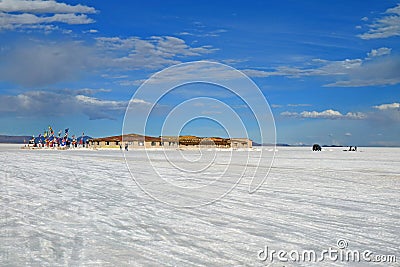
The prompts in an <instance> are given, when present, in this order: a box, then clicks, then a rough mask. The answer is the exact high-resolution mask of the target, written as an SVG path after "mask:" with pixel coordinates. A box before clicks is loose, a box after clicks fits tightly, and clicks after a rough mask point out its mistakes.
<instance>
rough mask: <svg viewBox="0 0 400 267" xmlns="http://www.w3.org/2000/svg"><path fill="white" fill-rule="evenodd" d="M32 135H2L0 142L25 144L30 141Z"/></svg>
mask: <svg viewBox="0 0 400 267" xmlns="http://www.w3.org/2000/svg"><path fill="white" fill-rule="evenodd" d="M31 138H32V136H24V135H22V136H21V135H20V136H12V135H0V143H8V144H23V143H28V142H29V140H30V139H31Z"/></svg>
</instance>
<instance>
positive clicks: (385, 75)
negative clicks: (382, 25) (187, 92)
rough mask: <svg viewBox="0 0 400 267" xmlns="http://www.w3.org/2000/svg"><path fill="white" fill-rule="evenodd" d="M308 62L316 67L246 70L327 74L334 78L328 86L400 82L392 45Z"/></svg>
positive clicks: (298, 75)
mask: <svg viewBox="0 0 400 267" xmlns="http://www.w3.org/2000/svg"><path fill="white" fill-rule="evenodd" d="M308 65H309V66H310V65H311V66H312V67H308V68H302V67H290V66H282V67H278V68H276V69H274V70H271V71H264V70H253V69H245V70H243V72H244V73H246V74H247V75H249V76H251V77H270V76H285V77H289V78H301V77H308V76H310V77H311V76H326V77H328V78H331V79H332V80H334V81H333V82H331V83H328V84H326V85H325V86H327V87H360V86H376V85H393V84H398V83H400V75H399V70H400V57H399V56H398V55H391V48H387V47H381V48H378V49H372V50H371V51H370V52H369V53H367V56H366V57H365V58H364V59H361V58H356V59H344V60H339V61H329V60H324V59H314V60H312V61H311V62H309V64H308Z"/></svg>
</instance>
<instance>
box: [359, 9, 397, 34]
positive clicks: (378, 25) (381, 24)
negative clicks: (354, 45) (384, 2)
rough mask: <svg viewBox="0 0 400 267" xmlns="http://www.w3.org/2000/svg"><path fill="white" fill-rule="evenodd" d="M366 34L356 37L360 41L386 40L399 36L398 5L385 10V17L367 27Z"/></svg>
mask: <svg viewBox="0 0 400 267" xmlns="http://www.w3.org/2000/svg"><path fill="white" fill-rule="evenodd" d="M368 27H369V30H368V32H366V33H363V34H360V35H358V37H360V38H361V39H377V38H388V37H392V36H400V4H398V5H397V6H396V7H393V8H389V9H387V10H386V12H385V15H384V16H383V17H381V18H379V19H377V20H375V21H374V22H373V23H372V24H370V25H368Z"/></svg>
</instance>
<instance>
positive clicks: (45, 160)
mask: <svg viewBox="0 0 400 267" xmlns="http://www.w3.org/2000/svg"><path fill="white" fill-rule="evenodd" d="M278 150H279V151H278V152H277V153H276V159H275V161H274V164H273V167H272V169H271V172H270V175H269V176H268V179H267V181H266V183H265V184H264V185H263V186H262V187H261V188H260V189H259V190H258V191H257V192H256V193H254V194H249V193H248V192H247V186H248V181H247V180H246V179H244V180H243V181H242V182H241V183H239V184H238V186H237V187H236V188H235V189H233V190H232V191H231V192H230V193H229V194H228V195H227V196H226V197H224V198H223V199H221V200H219V201H217V202H215V203H213V204H211V205H207V206H202V207H197V208H190V209H177V208H172V207H170V206H168V205H165V204H163V203H160V202H158V201H155V200H153V199H152V198H150V197H149V196H148V195H146V194H145V193H143V192H142V191H141V190H140V188H139V187H138V186H137V185H136V184H135V182H134V181H133V180H132V178H131V177H130V174H129V172H128V171H127V167H126V165H125V161H124V158H123V155H122V153H121V152H120V151H82V150H80V151H49V150H46V151H45V150H44V151H27V150H19V149H17V148H16V147H15V146H5V145H2V146H0V167H1V168H0V175H1V176H0V206H1V210H0V214H1V216H0V265H2V266H310V265H312V266H399V261H400V258H399V257H400V248H399V246H400V242H399V240H400V234H399V233H400V225H399V221H400V202H399V198H400V190H399V189H400V157H399V155H400V149H399V148H362V149H361V151H359V152H344V151H342V149H339V148H335V149H327V150H325V151H322V152H312V151H310V149H309V148H278ZM160 153H162V152H160V151H151V152H150V156H151V157H155V158H157V157H158V156H159V155H160ZM176 153H180V152H176ZM183 153H186V154H187V156H188V157H190V156H191V155H192V154H191V153H196V152H194V151H187V152H183ZM251 153H257V152H251ZM251 153H250V154H251ZM217 154H218V155H219V156H220V157H221V159H224V157H228V155H230V154H229V153H227V152H221V151H219V152H217ZM172 156H173V155H172ZM246 156H247V153H245V152H240V151H236V152H233V161H232V163H231V164H235V162H236V159H239V158H240V157H246ZM128 157H129V158H130V160H131V162H132V166H131V167H132V169H133V172H136V173H141V174H146V173H149V169H148V168H149V165H147V164H146V163H145V162H146V153H145V152H143V151H129V152H128ZM238 167H239V168H240V166H238ZM159 168H161V170H163V168H165V169H164V170H165V172H166V173H168V172H169V174H170V176H171V177H174V172H173V170H172V169H171V168H168V167H167V165H165V166H164V165H163V163H162V162H159ZM220 168H223V166H222V165H221V167H220ZM184 178H185V177H183V178H182V180H185V179H184ZM192 178H196V177H192ZM197 178H198V179H199V180H201V179H203V178H204V177H197ZM178 180H179V179H178ZM339 239H344V240H346V241H347V242H348V249H351V250H358V251H364V250H370V251H372V252H373V253H374V254H373V255H379V254H381V255H396V256H397V262H396V263H381V264H378V265H377V264H372V263H367V262H365V261H361V262H350V263H347V262H343V261H339V260H337V261H332V260H329V259H325V260H324V261H323V262H320V263H310V262H290V261H289V262H281V261H279V260H277V259H276V256H275V258H274V261H273V262H270V258H269V259H267V260H266V261H261V260H260V255H261V256H265V255H263V254H259V252H260V250H262V249H264V250H265V247H266V246H268V248H269V249H274V250H285V251H291V250H294V251H296V250H297V251H299V252H301V251H303V250H314V251H316V252H317V253H319V252H322V251H323V250H325V249H328V248H329V247H332V248H337V247H336V242H337V240H339Z"/></svg>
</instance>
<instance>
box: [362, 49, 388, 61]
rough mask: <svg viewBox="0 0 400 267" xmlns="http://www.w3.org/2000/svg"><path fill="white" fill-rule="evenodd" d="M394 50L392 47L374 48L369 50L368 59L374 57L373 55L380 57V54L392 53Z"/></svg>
mask: <svg viewBox="0 0 400 267" xmlns="http://www.w3.org/2000/svg"><path fill="white" fill-rule="evenodd" d="M391 52H392V49H391V48H387V47H381V48H378V49H372V50H371V52H369V53H368V54H367V55H368V59H370V58H373V57H380V56H384V55H390V53H391Z"/></svg>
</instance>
